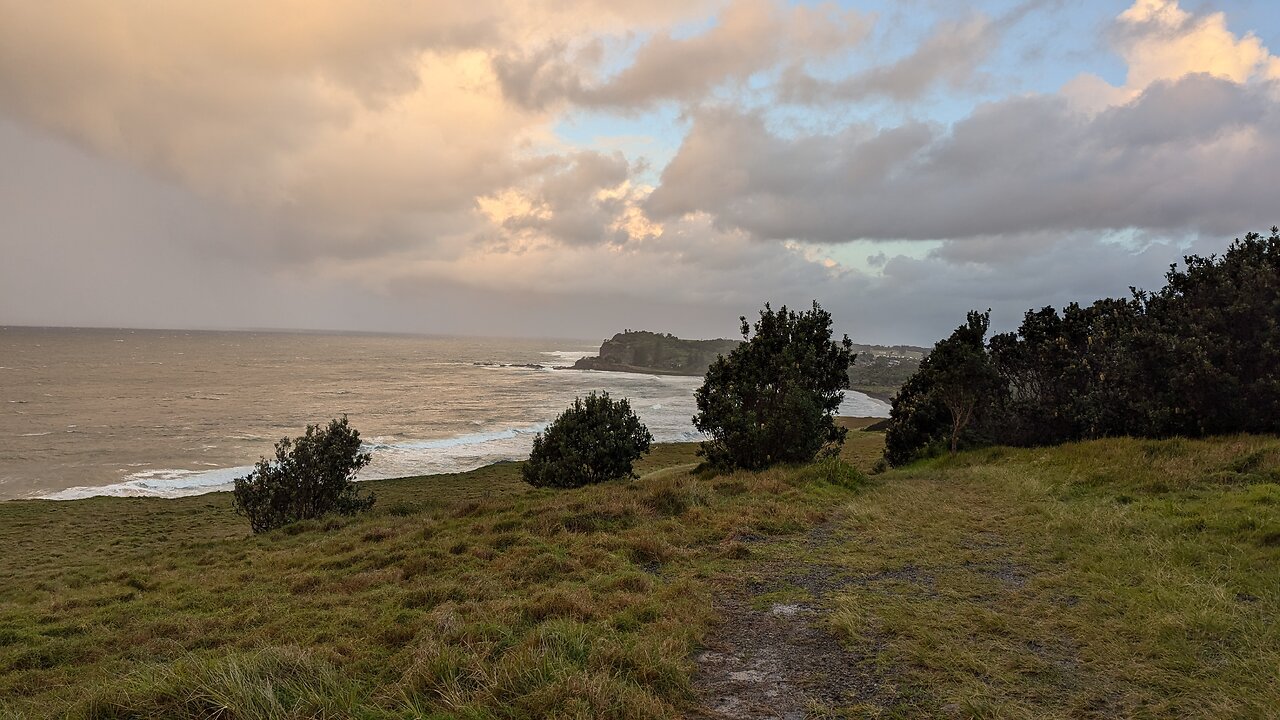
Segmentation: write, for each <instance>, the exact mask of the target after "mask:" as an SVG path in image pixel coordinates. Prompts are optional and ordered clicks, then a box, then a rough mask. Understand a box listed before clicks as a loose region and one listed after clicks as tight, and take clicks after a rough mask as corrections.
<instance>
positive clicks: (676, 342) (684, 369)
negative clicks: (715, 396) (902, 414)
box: [573, 330, 928, 402]
mask: <svg viewBox="0 0 1280 720" xmlns="http://www.w3.org/2000/svg"><path fill="white" fill-rule="evenodd" d="M740 343H741V341H740V340H724V339H721V340H685V339H682V338H678V337H676V336H674V335H672V334H670V333H655V332H648V331H645V330H626V331H624V332H620V333H618V334H616V335H614V336H613V337H612V338H610V339H608V340H605V341H604V343H602V344H601V345H600V352H599V354H598V355H597V356H595V357H585V358H582V359H580V360H578V361H577V362H575V363H574V364H573V369H575V370H611V371H615V372H635V373H647V374H652V375H693V376H700V375H705V374H706V373H707V370H708V369H709V368H710V367H711V363H713V362H715V359H716V358H717V357H719V356H721V355H728V354H729V353H731V352H733V349H734V348H736V347H738V345H739V344H740ZM853 351H854V353H855V354H856V355H857V359H856V360H855V361H854V363H853V365H851V366H849V389H850V390H857V391H858V392H860V393H864V394H866V395H869V396H871V397H873V398H877V399H879V400H884V401H886V402H888V401H890V400H892V399H893V396H894V393H896V392H897V391H898V388H899V387H901V386H902V384H903V383H905V382H906V381H907V378H910V377H911V375H912V374H913V373H915V371H916V368H917V367H919V365H920V360H921V358H923V357H924V356H925V355H926V354H927V353H928V350H927V349H925V348H921V347H915V346H913V345H865V344H860V343H854V344H853Z"/></svg>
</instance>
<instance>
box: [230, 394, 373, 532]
mask: <svg viewBox="0 0 1280 720" xmlns="http://www.w3.org/2000/svg"><path fill="white" fill-rule="evenodd" d="M369 460H370V456H369V453H362V452H360V433H359V432H358V431H357V430H355V429H354V428H352V427H351V425H350V424H348V423H347V417H346V416H345V415H344V416H343V417H342V419H341V420H330V421H329V425H328V427H325V428H321V427H320V426H319V425H308V426H307V432H306V434H305V435H303V436H302V437H300V438H297V439H296V440H293V439H290V438H283V439H282V440H280V442H278V443H276V456H275V459H274V460H268V459H267V458H262V459H261V460H259V461H258V464H257V465H256V466H255V467H254V469H253V472H251V473H249V474H248V475H246V476H245V477H242V478H237V479H236V487H235V493H234V496H235V498H234V502H235V509H236V512H237V513H239V514H241V515H244V516H245V517H247V518H249V526H250V527H252V528H253V531H254V532H255V533H260V532H266V531H267V530H272V529H274V528H278V527H281V526H284V525H288V524H289V523H293V522H297V521H299V520H306V519H309V518H315V517H320V516H321V515H327V514H330V513H337V514H339V515H354V514H355V513H358V512H362V511H365V510H368V509H369V508H371V507H373V502H374V497H373V495H372V494H371V495H368V496H362V495H361V494H360V490H359V488H358V487H356V485H355V476H356V473H357V472H358V471H359V470H360V468H363V467H364V466H365V465H368V464H369Z"/></svg>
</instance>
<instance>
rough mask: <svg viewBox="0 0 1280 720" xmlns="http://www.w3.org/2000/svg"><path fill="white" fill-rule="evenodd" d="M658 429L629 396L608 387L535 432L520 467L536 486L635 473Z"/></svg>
mask: <svg viewBox="0 0 1280 720" xmlns="http://www.w3.org/2000/svg"><path fill="white" fill-rule="evenodd" d="M652 442H653V435H652V434H650V432H649V429H648V428H646V427H645V426H644V423H642V422H640V418H638V417H636V414H635V413H634V412H632V410H631V403H630V402H628V401H627V399H626V398H622V399H620V400H613V399H611V398H610V397H609V393H607V392H606V393H600V394H598V395H597V394H596V393H594V392H593V393H590V394H589V395H587V397H586V398H575V399H574V401H573V406H572V407H570V408H569V409H568V410H565V411H564V412H563V413H561V414H560V416H559V417H557V418H556V419H555V421H554V422H552V423H551V425H549V426H548V427H547V429H546V430H545V431H543V432H540V433H538V434H537V435H536V436H535V437H534V438H533V450H532V451H531V452H530V453H529V460H528V462H526V463H525V464H524V465H523V467H522V468H521V476H522V477H523V478H524V480H525V482H527V483H529V484H530V485H533V486H534V487H560V488H570V487H582V486H583V485H592V484H595V483H600V482H605V481H607V480H620V479H622V478H630V477H633V476H634V473H633V472H632V466H633V465H634V463H635V461H636V460H639V459H640V458H641V457H643V456H644V454H645V453H647V452H649V445H650V443H652Z"/></svg>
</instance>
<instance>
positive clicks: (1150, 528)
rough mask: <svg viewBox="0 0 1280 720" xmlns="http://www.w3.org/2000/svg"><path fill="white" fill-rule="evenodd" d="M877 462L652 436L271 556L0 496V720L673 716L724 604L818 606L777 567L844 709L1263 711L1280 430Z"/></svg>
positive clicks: (1272, 705) (243, 539) (165, 506)
mask: <svg viewBox="0 0 1280 720" xmlns="http://www.w3.org/2000/svg"><path fill="white" fill-rule="evenodd" d="M881 441H882V436H880V435H879V434H877V433H866V432H852V433H850V442H849V444H848V445H847V446H846V449H845V453H844V460H845V461H846V462H845V463H835V462H826V463H819V464H816V465H814V466H809V467H803V468H780V469H776V470H771V471H767V472H762V473H739V474H734V475H729V476H721V477H705V476H696V475H693V474H691V473H690V470H691V469H692V466H693V463H695V462H696V459H695V458H694V456H693V446H691V445H663V446H656V447H655V451H654V453H653V454H652V455H651V456H650V457H649V458H647V459H646V460H645V461H644V464H643V465H642V466H641V467H640V468H638V471H639V472H640V473H641V475H642V477H641V479H639V480H636V481H633V482H618V483H609V484H606V485H603V486H599V487H594V488H586V489H582V490H573V491H535V490H531V489H529V488H528V487H527V486H525V485H523V484H522V483H521V482H520V481H519V476H518V466H516V465H514V464H504V465H496V466H492V467H488V468H483V469H481V470H477V471H474V472H471V473H462V474H457V475H443V476H433V477H426V478H412V479H404V480H390V481H375V482H373V483H371V487H372V489H374V490H375V491H376V492H377V494H378V496H379V501H378V505H377V506H376V508H375V510H374V511H373V512H372V513H371V514H369V515H366V516H362V517H359V518H354V519H326V520H320V521H311V522H304V523H300V524H298V525H294V526H290V527H287V528H283V529H281V530H278V531H274V532H271V533H266V534H264V535H260V536H251V535H249V534H248V531H247V523H245V521H244V520H243V518H238V517H236V516H235V515H234V514H232V513H231V511H230V509H229V506H230V498H229V497H228V496H226V495H206V496H200V497H195V498H186V499H180V500H144V499H112V498H96V499H89V500H82V501H73V502H61V503H52V502H9V503H3V504H0V543H3V547H4V548H5V553H4V554H3V556H0V578H3V581H2V582H0V717H18V718H44V717H71V718H170V717H172V718H223V719H229V718H259V717H261V718H282V719H283V718H311V717H323V718H347V717H353V718H370V719H374V718H378V719H382V718H419V717H421V718H446V717H456V718H532V717H547V716H556V717H569V718H575V717H579V718H589V717H603V718H640V717H658V718H661V717H680V716H682V715H685V714H687V713H688V712H690V711H691V710H692V708H693V706H694V705H695V704H696V696H695V690H694V688H693V687H692V685H691V679H690V678H691V677H692V674H693V669H694V665H693V660H692V658H693V657H694V653H695V651H696V649H697V648H698V646H699V645H700V643H702V642H703V641H704V639H705V638H706V637H707V635H708V633H710V632H725V631H726V627H725V626H724V625H722V624H718V623H719V622H720V621H722V620H723V619H724V618H718V617H717V615H716V612H715V611H714V609H713V605H712V599H713V597H714V596H715V595H716V594H717V593H721V592H727V591H731V590H733V589H741V588H744V587H757V586H758V587H759V590H760V591H759V593H758V594H759V597H757V598H755V600H756V603H757V605H760V606H767V605H768V604H769V603H771V602H782V601H787V602H790V601H793V600H803V599H804V597H803V594H804V591H803V590H802V589H799V588H796V587H791V586H779V585H778V584H776V583H775V584H770V583H768V582H760V581H761V579H762V576H766V575H768V574H770V573H773V572H775V570H776V569H777V568H786V569H788V572H790V573H792V574H794V573H795V572H796V571H797V570H800V571H809V572H811V573H812V574H814V575H815V576H820V577H822V578H823V579H824V584H825V585H826V586H829V587H830V588H831V590H830V592H828V593H826V594H825V595H824V596H823V597H822V598H821V599H820V600H819V601H818V602H819V603H820V604H821V606H822V608H823V614H821V615H820V616H818V617H817V619H816V621H817V622H819V623H821V624H822V625H823V627H826V628H828V629H830V630H831V631H832V632H833V633H835V634H836V635H837V636H838V637H839V638H840V639H841V641H842V642H843V643H844V644H846V645H847V646H848V647H850V648H852V649H854V650H855V651H856V652H857V653H858V655H859V656H860V657H863V658H865V663H866V665H867V672H868V673H871V674H873V675H874V676H875V677H876V678H877V690H876V692H875V693H873V694H871V695H869V696H866V697H861V698H858V699H856V700H854V699H850V700H849V702H848V703H847V704H846V705H845V706H843V707H832V708H828V711H829V712H830V713H831V714H833V715H838V716H844V717H922V716H924V717H927V716H943V717H975V718H1042V717H1063V718H1068V717H1071V718H1076V717H1097V718H1104V717H1105V718H1110V717H1151V718H1156V717H1179V718H1182V717H1187V718H1216V717H1257V718H1266V717H1277V711H1276V708H1277V707H1280V685H1278V684H1277V683H1278V681H1277V677H1278V676H1280V622H1278V621H1280V440H1276V439H1273V438H1259V437H1230V438H1219V439H1213V440H1205V441H1189V440H1167V441H1143V440H1128V439H1116V440H1105V441H1098V442H1091V443H1082V444H1076V445H1067V446H1063V447H1060V448H1051V449H1032V450H1012V449H1006V448H994V449H988V450H978V451H973V452H969V453H963V454H961V455H959V456H956V457H954V458H938V459H934V460H930V461H926V462H922V463H919V464H916V465H913V466H910V467H908V468H905V469H902V470H895V471H890V472H887V473H884V474H880V475H875V476H873V477H872V478H871V479H870V480H868V479H867V478H866V477H865V476H864V475H862V474H861V473H860V472H858V471H856V470H854V469H853V468H863V469H867V468H870V467H871V465H872V463H873V462H874V461H875V459H876V458H877V457H878V455H879V452H880V447H881ZM819 527H820V528H821V532H816V533H815V532H813V530H814V529H815V528H819ZM815 538H819V539H820V541H815ZM771 568H773V569H771ZM765 579H767V578H765ZM806 621H808V620H806Z"/></svg>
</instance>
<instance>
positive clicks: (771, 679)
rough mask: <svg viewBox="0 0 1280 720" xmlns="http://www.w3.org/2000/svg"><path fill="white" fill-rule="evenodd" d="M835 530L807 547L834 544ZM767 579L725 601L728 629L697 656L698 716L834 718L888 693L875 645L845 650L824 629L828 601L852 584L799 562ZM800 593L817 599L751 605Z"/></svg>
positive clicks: (817, 534)
mask: <svg viewBox="0 0 1280 720" xmlns="http://www.w3.org/2000/svg"><path fill="white" fill-rule="evenodd" d="M831 528H832V525H830V524H828V525H825V526H823V527H822V528H820V529H818V530H816V531H814V532H813V533H811V534H810V535H809V541H808V544H809V545H810V546H821V545H823V544H827V543H830V542H832V539H831ZM763 574H764V576H765V579H764V580H763V581H759V582H754V583H752V584H751V586H750V587H747V588H742V589H739V590H737V591H736V592H730V593H728V594H726V595H723V596H721V598H720V599H719V607H718V608H717V609H718V610H719V612H720V614H721V617H722V618H723V622H722V623H721V625H720V626H719V627H718V628H717V629H716V631H715V632H714V633H713V635H712V636H711V637H710V638H709V639H708V641H707V643H706V647H705V648H704V650H703V651H702V652H701V653H700V654H699V655H698V656H697V657H696V660H697V663H698V668H697V671H696V672H695V674H694V688H695V690H696V691H697V693H698V696H699V700H700V702H701V708H700V710H699V711H698V712H697V713H696V714H695V715H694V717H700V718H741V719H743V720H754V719H761V720H763V719H765V718H768V719H770V720H772V719H779V720H801V719H803V718H820V717H827V716H830V714H831V711H832V710H834V709H835V708H838V707H847V706H850V705H856V704H858V703H861V702H866V701H869V700H871V699H872V698H876V697H878V696H880V695H881V694H882V693H883V692H884V691H885V690H886V689H887V688H886V687H885V683H884V682H883V670H882V669H880V668H878V667H876V666H875V664H874V660H875V657H876V654H877V651H878V648H877V647H875V645H874V644H872V645H870V646H868V647H865V648H863V649H861V650H851V649H849V648H846V647H845V646H844V645H843V644H842V643H841V642H840V641H839V639H837V638H836V637H835V636H834V635H832V634H831V632H830V631H829V630H828V629H827V627H825V623H824V619H825V617H826V615H827V613H828V612H829V610H828V608H827V607H826V605H825V603H824V602H823V601H824V598H825V597H826V595H827V594H828V593H830V592H832V591H833V590H837V589H839V588H841V587H844V586H845V585H847V584H849V583H850V582H857V580H856V579H854V578H847V577H841V576H840V575H839V574H838V570H837V569H836V568H833V567H828V566H823V565H812V564H806V563H803V562H799V563H797V564H796V565H793V566H787V565H781V566H774V567H769V568H765V569H764V572H763ZM785 586H791V587H800V588H803V589H804V590H806V591H807V592H808V593H809V594H810V595H811V597H812V600H809V599H806V600H805V601H802V602H784V603H774V604H771V605H768V606H767V607H764V608H760V607H759V605H758V603H755V602H753V599H754V598H755V597H756V596H758V595H762V594H765V593H768V592H770V591H772V590H776V589H778V588H780V587H785Z"/></svg>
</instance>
